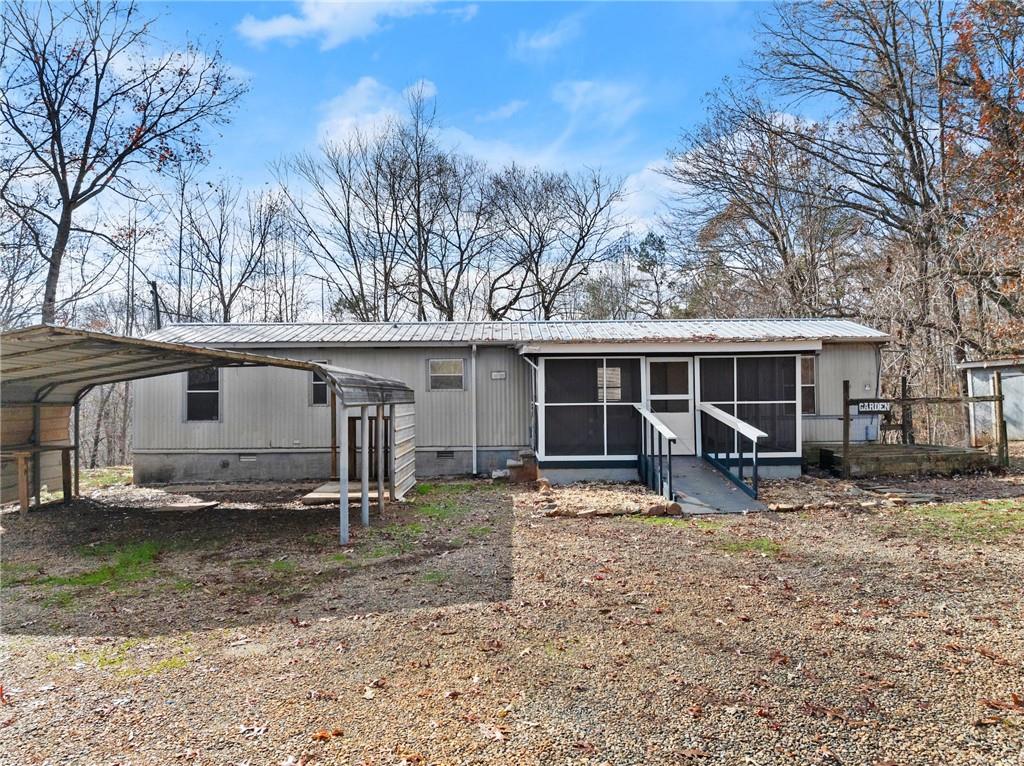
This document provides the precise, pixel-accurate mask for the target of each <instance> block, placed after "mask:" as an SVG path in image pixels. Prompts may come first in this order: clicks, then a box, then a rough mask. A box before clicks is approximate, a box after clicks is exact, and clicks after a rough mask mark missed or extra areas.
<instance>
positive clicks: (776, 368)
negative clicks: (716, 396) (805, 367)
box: [736, 356, 796, 402]
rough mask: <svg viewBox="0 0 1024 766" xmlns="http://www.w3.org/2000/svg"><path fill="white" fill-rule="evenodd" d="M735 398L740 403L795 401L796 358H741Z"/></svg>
mask: <svg viewBox="0 0 1024 766" xmlns="http://www.w3.org/2000/svg"><path fill="white" fill-rule="evenodd" d="M736 399H737V400H738V401H741V402H779V401H786V402H792V401H796V363H795V362H794V361H793V357H791V356H781V357H780V356H754V357H739V358H738V359H737V360H736Z"/></svg>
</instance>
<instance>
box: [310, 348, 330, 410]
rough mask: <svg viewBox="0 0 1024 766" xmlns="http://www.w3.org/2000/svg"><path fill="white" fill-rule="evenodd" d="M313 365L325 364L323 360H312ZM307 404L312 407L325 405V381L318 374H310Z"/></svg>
mask: <svg viewBox="0 0 1024 766" xmlns="http://www.w3.org/2000/svg"><path fill="white" fill-rule="evenodd" d="M313 364H327V360H325V359H314V360H313ZM310 374H311V375H312V378H311V380H310V391H309V403H310V404H311V405H313V406H314V407H320V406H323V405H325V404H327V381H326V380H325V379H324V378H323V376H321V375H320V373H318V372H314V373H310Z"/></svg>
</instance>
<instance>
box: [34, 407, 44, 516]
mask: <svg viewBox="0 0 1024 766" xmlns="http://www.w3.org/2000/svg"><path fill="white" fill-rule="evenodd" d="M39 410H40V407H39V405H38V404H33V405H32V444H33V445H34V446H36V447H38V446H39V445H40V444H41V443H42V439H41V438H40V436H41V429H42V423H41V422H40V412H39ZM42 469H43V460H42V453H41V452H40V451H39V450H38V449H37V450H36V451H35V452H34V453H33V454H32V494H33V495H35V497H36V506H40V505H42V504H43V478H42V473H43V470H42Z"/></svg>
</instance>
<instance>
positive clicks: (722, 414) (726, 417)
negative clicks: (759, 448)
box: [697, 402, 768, 442]
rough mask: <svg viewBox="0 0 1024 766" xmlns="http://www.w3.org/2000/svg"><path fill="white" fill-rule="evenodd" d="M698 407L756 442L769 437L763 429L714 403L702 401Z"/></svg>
mask: <svg viewBox="0 0 1024 766" xmlns="http://www.w3.org/2000/svg"><path fill="white" fill-rule="evenodd" d="M697 409H699V410H700V411H701V412H703V413H706V414H708V415H710V416H711V417H713V418H714V419H715V420H718V421H720V422H722V423H725V425H727V426H729V428H731V429H732V430H733V431H736V432H737V433H739V434H742V435H743V436H746V437H747V438H748V439H750V440H751V441H752V442H756V441H757V440H758V439H767V438H768V434H766V433H765V432H764V431H762V430H761V429H759V428H754V426H752V425H750V423H748V422H746V421H745V420H740V419H739V418H738V417H736V416H735V415H730V414H729V413H728V412H726V411H725V410H720V409H718V407H716V406H715V405H713V404H707V403H706V402H701V403H700V404H698V405H697Z"/></svg>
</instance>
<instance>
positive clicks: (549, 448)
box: [544, 404, 604, 455]
mask: <svg viewBox="0 0 1024 766" xmlns="http://www.w3.org/2000/svg"><path fill="white" fill-rule="evenodd" d="M544 441H545V447H544V450H545V452H546V453H547V454H548V455H601V454H604V407H603V406H601V405H600V404H596V405H586V406H580V407H545V408H544Z"/></svg>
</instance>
